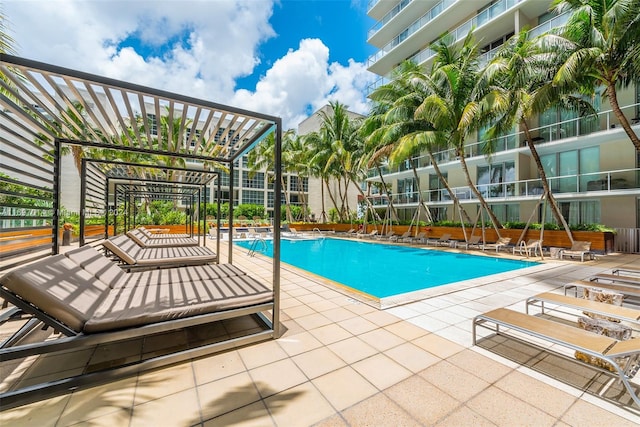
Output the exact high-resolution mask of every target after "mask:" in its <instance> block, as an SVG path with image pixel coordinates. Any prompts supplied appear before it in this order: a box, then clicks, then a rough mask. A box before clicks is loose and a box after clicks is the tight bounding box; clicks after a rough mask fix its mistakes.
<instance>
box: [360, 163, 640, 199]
mask: <svg viewBox="0 0 640 427" xmlns="http://www.w3.org/2000/svg"><path fill="white" fill-rule="evenodd" d="M547 182H548V183H549V187H550V188H551V191H552V192H553V193H554V194H562V193H588V192H595V191H597V192H605V193H614V192H618V191H621V190H630V189H640V168H636V169H620V170H613V171H601V172H591V173H584V174H576V175H563V176H556V177H548V178H547ZM476 188H477V189H478V191H479V192H480V194H482V197H484V198H485V199H487V200H492V199H494V200H495V199H508V198H515V197H532V198H533V197H536V198H539V197H540V196H541V195H542V193H543V192H544V190H543V186H542V181H541V180H540V179H539V178H537V179H525V180H519V181H509V182H501V183H488V184H476ZM451 190H452V192H453V193H454V194H455V195H456V197H457V198H458V200H461V201H464V200H475V199H476V195H475V193H473V192H472V191H471V188H469V187H468V186H463V187H452V188H451ZM422 194H423V197H422V199H423V200H424V201H427V202H446V201H449V200H451V197H450V195H449V192H448V191H447V190H446V189H432V190H423V191H422ZM391 199H392V201H393V203H394V204H398V205H402V204H415V203H418V201H419V198H418V192H417V191H412V192H404V193H395V194H391ZM369 201H370V202H371V203H372V204H373V205H374V206H386V205H387V204H388V203H389V198H388V196H387V195H376V196H372V197H370V198H369Z"/></svg>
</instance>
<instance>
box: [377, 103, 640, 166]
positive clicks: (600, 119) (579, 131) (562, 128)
mask: <svg viewBox="0 0 640 427" xmlns="http://www.w3.org/2000/svg"><path fill="white" fill-rule="evenodd" d="M638 106H640V103H638V104H631V105H627V106H624V107H621V110H622V111H623V112H624V114H625V116H626V117H627V120H629V121H630V122H631V124H632V125H634V126H635V125H638V124H640V117H635V115H636V111H637V108H638ZM619 126H620V122H619V121H618V119H617V117H616V116H615V114H614V113H613V110H607V111H602V112H600V113H598V114H597V115H593V116H589V117H577V118H575V119H571V120H565V121H561V122H557V123H553V124H550V125H547V126H542V127H537V128H532V129H530V131H529V132H530V133H531V136H532V138H533V142H534V143H535V144H536V145H538V144H543V143H547V142H553V141H559V140H562V139H566V138H572V137H577V136H584V135H588V134H591V133H594V132H598V131H606V130H610V129H614V128H618V127H619ZM488 142H493V144H494V151H493V154H494V155H495V154H497V153H500V152H503V151H508V150H514V149H517V148H520V147H524V146H526V145H527V143H526V138H525V135H524V132H517V133H513V134H509V135H505V136H502V137H499V138H495V139H494V140H488V141H481V142H473V143H470V144H467V145H465V157H467V158H470V157H476V156H483V155H484V151H483V148H484V147H485V145H486V144H488ZM433 156H434V158H435V159H436V162H438V164H441V163H446V162H452V161H455V160H457V156H456V151H455V149H453V148H450V149H447V150H443V151H438V152H436V153H434V155H433ZM413 165H415V167H416V169H420V168H425V167H429V166H432V163H431V159H430V158H429V156H428V155H423V156H419V157H415V158H413V159H411V160H406V161H405V162H403V163H402V164H400V165H398V166H397V167H395V168H393V169H392V168H389V167H388V166H383V167H381V169H382V170H383V174H385V175H386V174H389V173H398V172H403V171H407V170H410V169H411V168H412V167H413ZM367 174H368V177H370V178H371V177H374V176H377V175H378V171H377V170H376V169H375V168H374V169H370V170H369V171H368V172H367Z"/></svg>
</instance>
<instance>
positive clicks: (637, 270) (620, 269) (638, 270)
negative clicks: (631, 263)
mask: <svg viewBox="0 0 640 427" xmlns="http://www.w3.org/2000/svg"><path fill="white" fill-rule="evenodd" d="M621 272H622V273H625V274H632V275H636V276H638V275H640V268H633V267H627V266H622V267H616V268H614V269H613V270H611V274H620V273H621Z"/></svg>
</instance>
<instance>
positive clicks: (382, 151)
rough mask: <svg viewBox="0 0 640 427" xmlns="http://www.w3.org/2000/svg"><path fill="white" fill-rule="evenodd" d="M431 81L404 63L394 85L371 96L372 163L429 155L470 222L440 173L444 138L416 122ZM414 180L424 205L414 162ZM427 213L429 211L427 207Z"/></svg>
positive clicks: (464, 214) (367, 125)
mask: <svg viewBox="0 0 640 427" xmlns="http://www.w3.org/2000/svg"><path fill="white" fill-rule="evenodd" d="M426 80H428V77H427V76H426V75H425V74H424V73H423V71H422V68H421V67H419V66H418V65H417V64H415V63H412V62H410V61H406V62H404V63H403V64H402V65H401V67H400V68H399V70H398V71H397V74H396V76H395V78H394V79H393V80H392V82H391V83H389V84H387V85H384V86H381V87H380V88H378V89H376V90H375V91H374V92H372V94H371V99H373V100H374V101H375V102H376V106H375V108H374V110H373V114H371V115H370V116H369V118H368V119H367V120H366V121H365V124H364V126H363V129H362V131H363V132H364V134H365V135H368V140H369V142H370V144H372V145H373V147H372V148H373V150H375V151H374V154H373V155H372V162H376V161H379V159H380V158H388V159H389V160H390V162H391V164H392V165H397V164H399V163H401V162H403V161H405V160H407V159H411V158H412V157H413V156H414V154H415V153H417V152H420V151H422V150H424V151H426V153H427V155H428V156H429V158H430V160H431V164H432V166H433V168H434V171H435V172H436V175H437V176H438V179H439V180H440V182H441V183H442V185H443V186H444V188H445V189H446V190H447V192H448V193H449V196H450V198H451V200H452V201H453V204H454V208H455V207H456V206H457V207H458V208H459V210H460V213H461V215H462V217H463V221H464V222H471V220H470V219H469V216H468V214H467V212H466V211H465V210H464V208H462V206H461V205H460V203H459V201H458V197H457V196H456V194H455V192H454V191H453V190H452V189H451V187H450V186H449V183H448V182H447V180H446V178H445V177H444V175H443V174H442V172H441V171H440V167H439V166H438V162H437V161H436V158H435V156H434V152H435V151H436V150H440V149H443V148H445V147H446V142H445V140H444V139H443V138H442V136H443V134H442V133H439V132H437V131H436V129H435V128H434V127H433V125H432V124H431V123H429V122H428V121H426V120H423V119H421V118H416V114H415V112H416V110H417V109H418V107H419V106H420V105H421V104H422V103H423V102H424V99H425V98H426V97H427V96H428V95H429V94H430V93H431V92H430V91H429V85H428V84H426V83H425V81H426ZM411 166H412V169H413V174H414V179H415V180H416V182H417V184H418V192H419V198H420V200H419V202H420V203H421V204H424V201H423V199H422V192H421V191H420V188H419V178H418V173H417V170H416V162H415V161H412V162H411ZM424 208H425V210H426V211H427V212H428V208H427V207H426V205H424Z"/></svg>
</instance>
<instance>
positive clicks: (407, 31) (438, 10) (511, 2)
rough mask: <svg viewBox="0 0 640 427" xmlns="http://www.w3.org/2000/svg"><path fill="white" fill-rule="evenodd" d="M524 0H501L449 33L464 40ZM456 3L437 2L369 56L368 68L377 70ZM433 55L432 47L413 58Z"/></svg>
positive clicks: (422, 60)
mask: <svg viewBox="0 0 640 427" xmlns="http://www.w3.org/2000/svg"><path fill="white" fill-rule="evenodd" d="M523 1H525V0H499V1H497V2H496V3H494V4H493V5H491V6H490V7H488V8H486V9H484V10H482V11H481V12H480V13H478V14H477V15H475V16H474V17H473V18H471V19H469V20H468V21H466V22H464V23H463V24H461V25H459V26H458V27H456V28H454V29H452V30H449V33H450V34H451V35H452V36H453V38H454V40H455V41H459V40H462V39H463V38H464V37H466V36H467V34H468V33H469V31H471V30H472V29H473V28H476V29H477V28H480V27H481V26H485V25H487V24H489V23H490V22H492V21H494V20H495V19H497V18H498V17H499V16H501V15H502V14H504V13H505V12H507V11H508V10H511V9H512V8H513V7H514V6H516V5H517V4H519V3H521V2H523ZM455 3H457V1H456V0H442V1H441V2H439V3H437V4H436V5H435V6H434V7H432V8H431V9H429V11H427V13H425V14H424V15H422V16H421V17H420V18H418V19H417V20H416V21H414V22H413V23H412V24H411V25H409V26H408V27H406V28H404V29H403V30H402V31H399V32H398V33H397V35H396V36H395V37H394V38H393V39H392V40H391V41H390V42H389V43H387V44H386V45H385V46H384V47H382V48H381V49H380V50H379V51H378V52H376V53H375V54H374V55H372V56H371V57H369V59H368V60H367V68H368V69H369V70H370V71H372V72H375V70H373V69H372V67H374V65H375V64H376V63H377V62H378V61H380V60H381V59H383V58H385V57H386V56H387V55H388V54H389V53H390V52H391V51H393V50H394V49H395V48H396V47H397V46H399V45H400V44H401V43H403V42H405V41H406V40H410V39H411V38H413V37H412V36H414V34H416V33H417V32H418V31H419V30H422V29H423V28H425V26H427V25H428V24H429V23H431V22H433V21H434V18H436V17H438V16H439V15H441V14H443V13H444V12H445V11H446V10H448V9H449V8H450V7H451V6H452V5H454V4H455ZM420 44H423V42H421V43H420ZM411 50H413V48H411V49H409V51H411ZM433 55H435V52H433V50H431V49H430V48H426V49H424V50H422V51H420V52H418V53H417V54H416V55H414V56H413V57H412V58H411V59H412V60H413V61H415V62H416V63H418V64H420V63H423V62H426V61H427V60H428V59H430V58H431V57H432V56H433ZM394 62H395V63H397V62H400V61H399V60H395V58H394Z"/></svg>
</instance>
